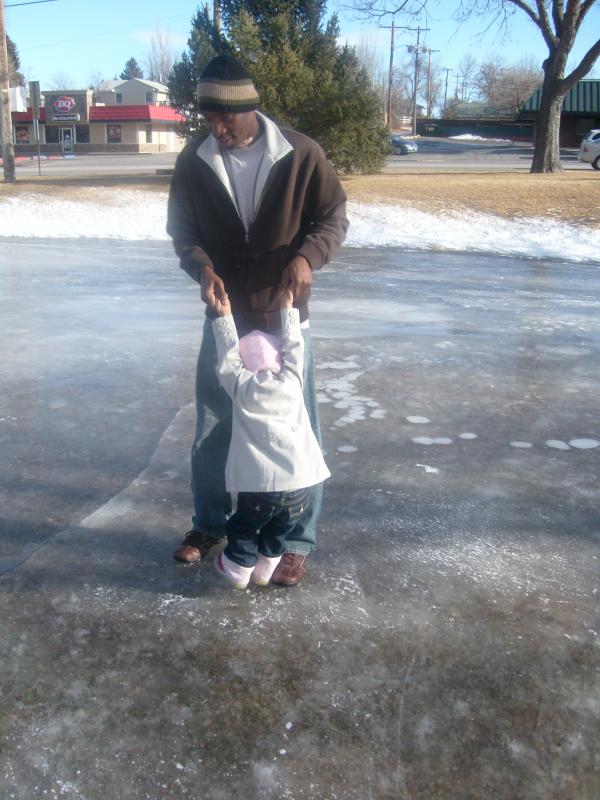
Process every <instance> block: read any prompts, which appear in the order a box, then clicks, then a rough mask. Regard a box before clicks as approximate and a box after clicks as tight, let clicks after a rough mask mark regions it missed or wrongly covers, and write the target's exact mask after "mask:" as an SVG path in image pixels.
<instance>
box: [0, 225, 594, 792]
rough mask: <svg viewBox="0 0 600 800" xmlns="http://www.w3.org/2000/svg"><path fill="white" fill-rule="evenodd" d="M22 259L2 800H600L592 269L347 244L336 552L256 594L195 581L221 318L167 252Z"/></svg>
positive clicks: (9, 468) (14, 280)
mask: <svg viewBox="0 0 600 800" xmlns="http://www.w3.org/2000/svg"><path fill="white" fill-rule="evenodd" d="M0 259H1V266H2V269H1V271H0V272H1V274H2V279H1V280H2V293H1V294H0V297H3V298H4V299H3V300H1V301H0V313H1V314H2V316H3V319H4V320H5V321H6V324H7V326H8V328H9V329H10V330H11V331H12V336H11V337H7V338H5V340H4V341H3V344H2V356H3V358H2V366H1V370H2V377H3V386H4V389H5V408H6V410H5V411H4V413H3V414H2V420H0V436H1V437H2V438H1V441H2V448H3V456H4V459H3V460H4V467H1V466H0V470H4V472H1V471H0V477H1V478H2V495H1V499H2V503H3V508H4V509H5V513H7V520H5V522H4V523H3V525H4V527H3V528H2V537H1V540H2V541H3V542H4V543H8V544H9V545H10V547H11V548H12V550H11V553H12V559H11V560H10V563H9V562H8V560H7V561H5V562H4V564H5V571H4V574H3V575H2V576H0V648H1V652H2V673H1V677H0V692H1V697H2V715H1V717H0V750H1V752H2V759H1V766H0V797H2V798H7V800H8V799H9V798H15V799H16V800H32V798H38V797H39V798H42V797H43V798H52V799H53V798H56V799H57V800H58V798H68V800H105V799H106V798H110V799H111V800H112V799H113V798H118V799H119V800H179V798H192V799H193V800H225V798H226V799H227V800H238V799H239V800H242V798H243V799H244V800H247V799H248V798H252V799H253V800H254V799H256V800H281V798H290V799H292V798H293V800H335V798H339V800H366V798H376V799H377V800H458V798H460V800H492V798H493V800H515V799H516V798H519V800H567V798H568V799H569V800H583V799H584V798H586V799H588V798H595V797H597V796H599V795H600V770H599V769H598V764H597V758H596V752H597V742H598V737H599V734H600V705H599V703H598V693H599V690H600V678H599V672H598V669H597V667H598V664H599V637H598V632H599V631H600V627H599V626H600V619H599V606H598V588H599V581H600V579H599V572H598V555H599V553H598V543H599V542H600V526H599V524H598V513H597V510H598V497H599V492H598V457H599V455H600V429H599V428H598V415H597V398H598V395H599V391H600V377H599V376H600V369H599V367H600V364H599V360H600V356H599V353H600V349H599V348H598V344H599V343H600V314H599V313H598V311H599V305H600V300H599V297H600V294H599V292H600V277H599V275H598V270H597V267H595V266H594V267H592V266H586V265H576V264H572V263H571V264H565V265H563V264H560V263H556V262H532V261H518V260H516V259H507V258H497V257H492V256H488V257H485V256H465V255H460V254H458V255H443V254H432V253H406V252H404V253H400V252H398V251H394V250H392V249H388V250H383V249H381V250H375V249H373V250H343V251H342V252H341V254H340V257H339V258H338V259H337V260H336V262H335V263H334V264H333V265H331V266H330V267H328V268H327V269H325V270H324V271H323V272H322V273H321V274H320V275H319V276H318V277H317V279H316V282H317V286H316V289H315V294H314V300H313V317H312V327H313V333H314V335H315V342H316V350H317V358H318V362H317V363H318V364H319V371H318V378H319V391H320V400H321V410H322V427H323V433H324V440H325V444H326V448H327V454H326V459H327V462H328V465H329V466H330V468H331V471H332V473H333V477H332V479H331V480H330V481H329V482H328V485H327V488H326V496H325V505H324V512H323V517H322V525H321V531H320V542H319V548H318V551H317V552H316V553H315V555H314V556H313V558H312V559H311V561H310V568H309V574H308V577H307V579H306V580H305V582H303V583H302V584H301V585H300V586H299V587H297V588H296V589H293V590H286V589H283V588H279V587H267V588H266V589H265V590H258V589H256V588H254V589H252V590H248V591H247V592H235V591H234V590H231V589H229V588H228V587H227V586H225V585H223V583H222V581H221V579H220V578H219V576H218V575H217V574H216V572H215V571H214V569H213V568H212V565H211V564H210V563H207V564H203V565H199V566H192V567H186V566H183V565H179V564H177V563H176V562H175V561H173V560H172V558H171V553H172V549H173V547H174V545H175V544H176V543H177V542H178V541H179V539H180V537H181V534H182V533H183V532H184V531H185V530H186V529H187V526H188V515H189V512H190V497H189V490H188V480H189V471H188V451H189V446H190V439H191V436H192V432H193V427H194V408H193V363H194V358H195V353H196V351H197V345H198V340H199V331H200V327H199V325H200V313H199V312H200V302H199V297H198V293H197V290H196V288H195V287H193V286H191V285H190V284H189V283H188V282H187V280H186V278H185V276H183V275H180V274H179V272H178V270H177V268H176V266H175V264H174V260H173V256H172V255H171V251H170V248H169V246H168V245H167V244H165V245H161V244H156V243H155V244H146V243H129V244H127V243H117V242H111V243H106V242H98V241H97V242H51V243H49V242H43V241H41V240H39V241H37V242H34V241H32V240H20V241H15V242H12V243H11V242H7V241H4V242H3V243H2V244H1V246H0ZM34 312H35V313H34ZM552 442H553V444H551V443H552ZM557 442H561V443H562V444H560V445H559V444H557ZM586 442H587V444H586ZM594 442H596V444H594ZM59 517H60V518H61V519H62V520H64V522H58V521H56V520H57V519H58V518H59ZM52 519H54V520H55V522H54V523H53V522H52ZM53 525H54V527H53ZM19 526H21V527H20V528H19V530H20V534H19V537H16V536H13V531H15V530H16V529H17V528H18V527H19ZM36 526H37V527H36ZM27 537H29V538H27ZM25 540H26V542H27V544H26V546H25V544H23V543H24V542H25ZM21 545H22V548H21V550H19V547H20V546H21Z"/></svg>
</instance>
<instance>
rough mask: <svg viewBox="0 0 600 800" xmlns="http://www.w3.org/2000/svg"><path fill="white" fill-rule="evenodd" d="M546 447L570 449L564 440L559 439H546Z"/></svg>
mask: <svg viewBox="0 0 600 800" xmlns="http://www.w3.org/2000/svg"><path fill="white" fill-rule="evenodd" d="M546 447H553V448H554V449H555V450H570V449H571V448H570V447H569V445H568V444H567V443H566V442H561V441H560V439H548V441H547V442H546Z"/></svg>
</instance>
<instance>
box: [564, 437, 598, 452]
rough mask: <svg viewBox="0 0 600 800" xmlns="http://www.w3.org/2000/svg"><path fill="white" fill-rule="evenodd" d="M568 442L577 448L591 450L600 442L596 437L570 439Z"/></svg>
mask: <svg viewBox="0 0 600 800" xmlns="http://www.w3.org/2000/svg"><path fill="white" fill-rule="evenodd" d="M569 444H570V445H571V447H575V448H576V449H577V450H591V449H592V448H594V447H598V446H599V445H600V442H599V441H598V440H597V439H570V440H569Z"/></svg>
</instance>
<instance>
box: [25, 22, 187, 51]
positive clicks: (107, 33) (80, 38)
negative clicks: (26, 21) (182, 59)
mask: <svg viewBox="0 0 600 800" xmlns="http://www.w3.org/2000/svg"><path fill="white" fill-rule="evenodd" d="M187 16H188V14H173V15H172V16H170V17H162V18H161V19H155V20H148V21H146V22H137V23H136V24H135V25H127V26H126V27H124V28H113V29H112V30H110V31H99V32H97V33H86V34H83V36H77V37H76V38H74V39H63V40H61V41H58V42H48V43H46V44H36V45H34V46H33V47H19V53H20V54H21V55H22V54H23V53H31V52H32V51H33V50H43V49H44V48H48V47H59V46H60V45H63V44H72V43H73V42H81V41H83V40H84V39H95V38H97V37H98V36H110V35H111V34H113V33H122V32H123V31H131V30H134V29H135V28H139V27H141V26H145V25H157V24H158V23H159V22H168V21H169V20H171V19H180V18H181V17H187Z"/></svg>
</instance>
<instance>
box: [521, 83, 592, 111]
mask: <svg viewBox="0 0 600 800" xmlns="http://www.w3.org/2000/svg"><path fill="white" fill-rule="evenodd" d="M541 100H542V87H541V86H540V87H539V88H538V89H536V90H535V92H534V93H533V94H532V95H531V97H530V98H528V99H527V100H526V101H525V103H523V106H522V108H521V114H522V113H523V112H527V111H533V112H535V111H539V110H540V104H541ZM562 110H563V111H567V112H571V113H574V114H600V80H589V79H588V80H583V81H579V83H576V84H575V86H573V88H572V89H569V91H568V92H567V94H566V95H565V99H564V100H563V104H562Z"/></svg>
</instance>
